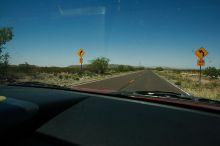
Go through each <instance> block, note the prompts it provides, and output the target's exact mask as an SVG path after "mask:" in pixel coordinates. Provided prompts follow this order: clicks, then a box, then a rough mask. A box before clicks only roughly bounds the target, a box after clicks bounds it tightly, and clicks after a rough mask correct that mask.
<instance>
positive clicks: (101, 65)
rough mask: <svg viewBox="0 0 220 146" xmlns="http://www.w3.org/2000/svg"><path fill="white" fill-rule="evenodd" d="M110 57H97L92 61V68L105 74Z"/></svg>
mask: <svg viewBox="0 0 220 146" xmlns="http://www.w3.org/2000/svg"><path fill="white" fill-rule="evenodd" d="M109 61H110V60H109V59H108V58H105V57H100V58H96V59H94V60H92V61H91V64H90V68H91V70H92V71H94V72H95V73H98V74H104V73H105V72H106V71H107V69H108V65H109Z"/></svg>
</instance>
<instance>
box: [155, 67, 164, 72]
mask: <svg viewBox="0 0 220 146" xmlns="http://www.w3.org/2000/svg"><path fill="white" fill-rule="evenodd" d="M156 70H157V71H163V70H164V69H163V68H162V67H157V68H156Z"/></svg>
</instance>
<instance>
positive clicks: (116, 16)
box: [0, 0, 220, 100]
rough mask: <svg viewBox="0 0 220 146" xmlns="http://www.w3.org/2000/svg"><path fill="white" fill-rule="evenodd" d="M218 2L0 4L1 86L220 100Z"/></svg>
mask: <svg viewBox="0 0 220 146" xmlns="http://www.w3.org/2000/svg"><path fill="white" fill-rule="evenodd" d="M219 26H220V1H218V0H179V1H175V0H170V1H164V0H81V1H78V0H77V1H76V0H38V1H34V0H22V1H17V0H3V1H1V5H0V83H1V84H5V83H6V84H7V83H18V82H31V83H35V82H36V83H45V84H53V85H58V86H64V87H68V88H73V89H84V90H85V89H87V90H92V89H93V90H95V91H97V92H99V91H100V92H101V91H105V92H113V91H119V92H123V91H163V92H174V93H180V94H185V95H192V96H197V97H202V98H208V99H213V100H220V57H219V54H220V49H219V46H220V44H219V41H220V27H219Z"/></svg>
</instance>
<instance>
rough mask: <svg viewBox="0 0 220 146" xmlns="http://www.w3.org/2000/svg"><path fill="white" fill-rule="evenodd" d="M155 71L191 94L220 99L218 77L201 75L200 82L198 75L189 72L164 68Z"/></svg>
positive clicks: (219, 80)
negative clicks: (211, 77)
mask: <svg viewBox="0 0 220 146" xmlns="http://www.w3.org/2000/svg"><path fill="white" fill-rule="evenodd" d="M155 73H157V74H158V75H160V76H161V77H163V78H165V79H167V80H169V81H170V82H172V83H173V84H175V85H177V86H179V87H180V88H181V89H183V90H184V91H186V92H188V93H189V94H191V95H193V96H197V97H203V98H208V99H213V100H220V79H210V78H208V77H204V76H203V77H202V81H201V84H200V83H199V75H198V74H195V73H191V72H186V71H174V70H164V71H155Z"/></svg>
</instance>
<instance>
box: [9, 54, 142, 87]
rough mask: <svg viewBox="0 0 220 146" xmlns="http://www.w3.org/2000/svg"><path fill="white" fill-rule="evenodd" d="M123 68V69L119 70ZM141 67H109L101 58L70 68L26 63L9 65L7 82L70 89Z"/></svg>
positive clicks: (106, 60)
mask: <svg viewBox="0 0 220 146" xmlns="http://www.w3.org/2000/svg"><path fill="white" fill-rule="evenodd" d="M121 68H125V69H123V70H122V69H121ZM143 69H144V68H143V67H133V66H127V65H114V66H112V67H111V66H110V65H109V62H108V59H107V58H104V57H101V58H96V59H94V60H93V61H91V64H88V65H84V66H83V69H82V70H81V69H80V66H79V65H75V66H70V67H39V66H35V65H30V64H28V63H27V62H26V63H24V64H19V65H9V66H8V69H7V82H8V83H13V82H41V83H47V84H55V85H59V86H66V87H72V86H74V85H76V84H79V83H83V82H87V81H90V80H101V79H107V78H109V77H113V76H117V75H122V74H126V73H131V72H133V71H139V70H143Z"/></svg>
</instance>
